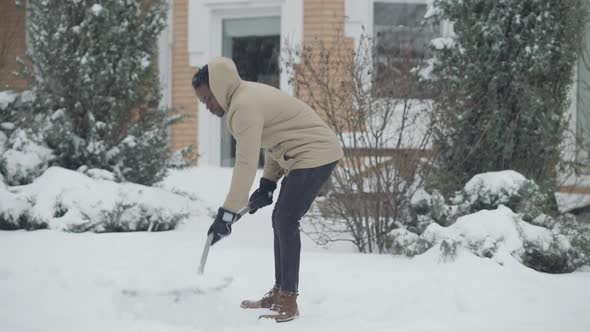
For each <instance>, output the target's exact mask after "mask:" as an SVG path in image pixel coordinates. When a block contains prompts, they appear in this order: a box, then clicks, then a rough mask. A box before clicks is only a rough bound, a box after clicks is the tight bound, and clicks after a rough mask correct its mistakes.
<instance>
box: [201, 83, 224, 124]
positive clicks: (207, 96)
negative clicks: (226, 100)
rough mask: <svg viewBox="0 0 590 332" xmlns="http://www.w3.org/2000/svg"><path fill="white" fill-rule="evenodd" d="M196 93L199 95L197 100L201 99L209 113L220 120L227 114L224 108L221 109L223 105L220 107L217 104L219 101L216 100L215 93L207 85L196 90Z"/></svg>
mask: <svg viewBox="0 0 590 332" xmlns="http://www.w3.org/2000/svg"><path fill="white" fill-rule="evenodd" d="M195 93H196V94H197V98H199V100H200V101H201V103H203V104H205V106H207V109H208V110H209V112H211V113H212V114H214V115H217V116H218V117H220V118H221V117H222V116H223V114H224V113H225V112H224V111H223V108H221V105H219V103H218V102H217V99H215V96H213V93H212V92H211V90H210V89H209V86H208V85H207V84H202V85H200V86H199V87H198V88H196V89H195Z"/></svg>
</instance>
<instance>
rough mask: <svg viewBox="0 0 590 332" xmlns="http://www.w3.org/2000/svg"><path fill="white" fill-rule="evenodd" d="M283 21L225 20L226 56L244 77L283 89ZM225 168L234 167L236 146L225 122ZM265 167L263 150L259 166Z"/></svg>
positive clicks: (224, 52) (222, 163) (223, 161)
mask: <svg viewBox="0 0 590 332" xmlns="http://www.w3.org/2000/svg"><path fill="white" fill-rule="evenodd" d="M280 39H281V38H280V18H279V17H256V18H241V19H226V20H223V50H222V51H223V56H225V57H229V58H232V59H233V60H234V62H235V63H236V67H237V68H238V72H239V73H240V77H241V78H242V79H243V80H245V81H252V82H259V83H264V84H268V85H271V86H274V87H276V88H279V82H280V73H279V52H280ZM221 137H222V142H221V165H222V166H233V165H234V164H235V158H236V142H235V140H234V139H233V137H231V134H230V133H229V132H228V131H227V128H226V124H225V121H222V134H221ZM263 164H264V154H263V152H262V150H261V152H260V161H259V166H260V167H262V166H263Z"/></svg>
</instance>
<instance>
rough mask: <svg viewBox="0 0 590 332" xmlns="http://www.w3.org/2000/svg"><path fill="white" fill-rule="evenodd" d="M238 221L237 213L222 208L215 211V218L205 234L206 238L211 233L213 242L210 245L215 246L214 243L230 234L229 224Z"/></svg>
mask: <svg viewBox="0 0 590 332" xmlns="http://www.w3.org/2000/svg"><path fill="white" fill-rule="evenodd" d="M238 219H240V215H239V214H237V213H233V212H231V211H228V210H226V209H224V208H221V207H220V208H219V210H218V211H217V216H216V217H215V220H214V221H213V223H212V224H211V227H209V231H208V232H207V236H209V234H211V233H213V242H211V245H213V244H215V242H217V241H219V240H221V239H223V238H224V237H226V236H228V235H230V234H231V224H233V223H234V222H236V221H238Z"/></svg>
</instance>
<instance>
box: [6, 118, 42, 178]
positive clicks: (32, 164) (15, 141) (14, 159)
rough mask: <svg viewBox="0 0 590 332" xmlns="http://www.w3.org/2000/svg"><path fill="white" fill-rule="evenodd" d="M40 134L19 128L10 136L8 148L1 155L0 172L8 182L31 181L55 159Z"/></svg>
mask: <svg viewBox="0 0 590 332" xmlns="http://www.w3.org/2000/svg"><path fill="white" fill-rule="evenodd" d="M42 141H43V139H42V138H41V136H40V135H38V134H35V133H33V132H32V131H31V130H23V129H17V130H15V131H14V132H13V133H12V135H10V137H9V138H8V143H7V146H6V150H5V151H4V152H3V153H2V155H1V156H0V172H1V173H2V174H3V175H4V177H5V178H6V181H7V184H9V185H19V184H26V183H31V182H32V181H33V180H34V179H35V178H36V177H37V176H39V175H40V174H42V173H43V172H44V171H45V169H47V167H48V165H49V162H50V161H51V160H53V158H54V156H53V153H52V151H51V150H50V149H49V148H47V147H46V146H45V145H44V144H42V143H38V142H42Z"/></svg>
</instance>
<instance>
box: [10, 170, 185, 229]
mask: <svg viewBox="0 0 590 332" xmlns="http://www.w3.org/2000/svg"><path fill="white" fill-rule="evenodd" d="M86 172H87V173H88V174H91V175H93V176H94V177H95V178H96V179H93V178H91V177H89V176H87V175H85V174H82V173H81V172H75V171H70V170H66V169H63V168H59V167H51V168H49V169H47V171H45V173H43V175H41V176H40V177H39V178H37V179H36V180H35V181H34V182H33V183H31V184H28V185H23V186H15V187H5V188H0V229H9V230H11V229H37V228H50V229H57V230H64V231H71V232H86V231H93V232H121V231H146V230H150V231H164V230H170V229H173V228H175V227H176V226H177V224H178V223H179V222H180V221H181V220H183V219H184V218H186V217H187V216H188V215H189V212H190V209H191V207H192V206H194V201H193V200H192V199H190V198H187V197H183V196H180V195H177V194H174V193H171V192H168V191H166V190H163V189H159V188H153V187H146V186H142V185H137V184H132V183H115V182H112V181H109V180H108V178H109V174H105V172H100V171H98V170H86ZM111 176H112V175H111ZM105 178H106V179H107V180H104V179H105Z"/></svg>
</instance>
